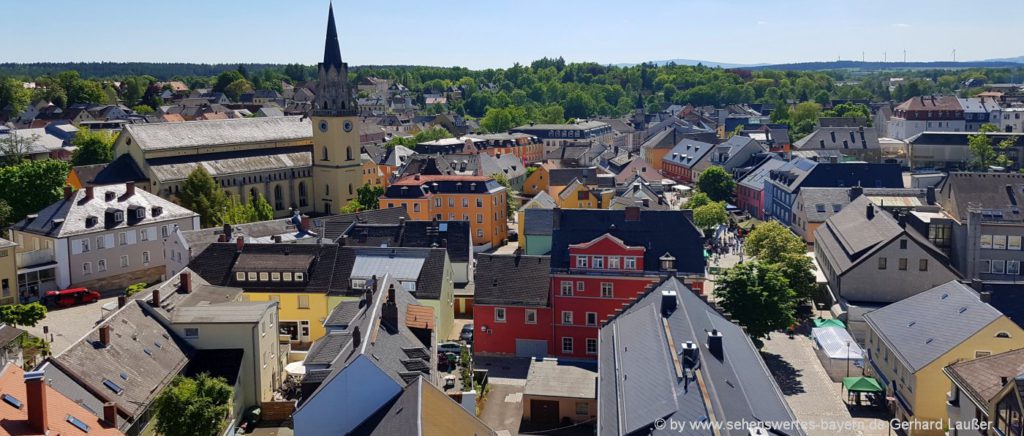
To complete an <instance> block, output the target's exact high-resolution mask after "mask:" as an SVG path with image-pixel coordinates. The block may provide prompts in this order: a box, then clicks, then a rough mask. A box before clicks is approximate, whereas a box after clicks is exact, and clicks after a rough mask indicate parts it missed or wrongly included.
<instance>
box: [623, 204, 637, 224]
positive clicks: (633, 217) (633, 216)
mask: <svg viewBox="0 0 1024 436" xmlns="http://www.w3.org/2000/svg"><path fill="white" fill-rule="evenodd" d="M626 221H640V208H639V207H636V206H627V207H626Z"/></svg>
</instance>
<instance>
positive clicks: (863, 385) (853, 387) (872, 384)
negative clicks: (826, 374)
mask: <svg viewBox="0 0 1024 436" xmlns="http://www.w3.org/2000/svg"><path fill="white" fill-rule="evenodd" d="M843 387H844V388H846V390H847V391H850V392H882V385H880V384H878V380H875V379H874V378H871V377H846V378H844V379H843Z"/></svg>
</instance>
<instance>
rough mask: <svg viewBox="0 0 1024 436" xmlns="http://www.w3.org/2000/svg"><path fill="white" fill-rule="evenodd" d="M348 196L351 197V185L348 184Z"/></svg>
mask: <svg viewBox="0 0 1024 436" xmlns="http://www.w3.org/2000/svg"><path fill="white" fill-rule="evenodd" d="M348 195H352V184H351V183H349V184H348Z"/></svg>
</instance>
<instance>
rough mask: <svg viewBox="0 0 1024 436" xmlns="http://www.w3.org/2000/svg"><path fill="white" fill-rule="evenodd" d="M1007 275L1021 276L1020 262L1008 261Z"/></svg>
mask: <svg viewBox="0 0 1024 436" xmlns="http://www.w3.org/2000/svg"><path fill="white" fill-rule="evenodd" d="M1006 273H1007V274H1009V275H1012V276H1015V275H1019V274H1020V261H1017V260H1008V261H1006Z"/></svg>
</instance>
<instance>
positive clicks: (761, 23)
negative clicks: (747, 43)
mask: <svg viewBox="0 0 1024 436" xmlns="http://www.w3.org/2000/svg"><path fill="white" fill-rule="evenodd" d="M766 24H768V22H767V21H763V20H757V25H758V26H764V25H766Z"/></svg>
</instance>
